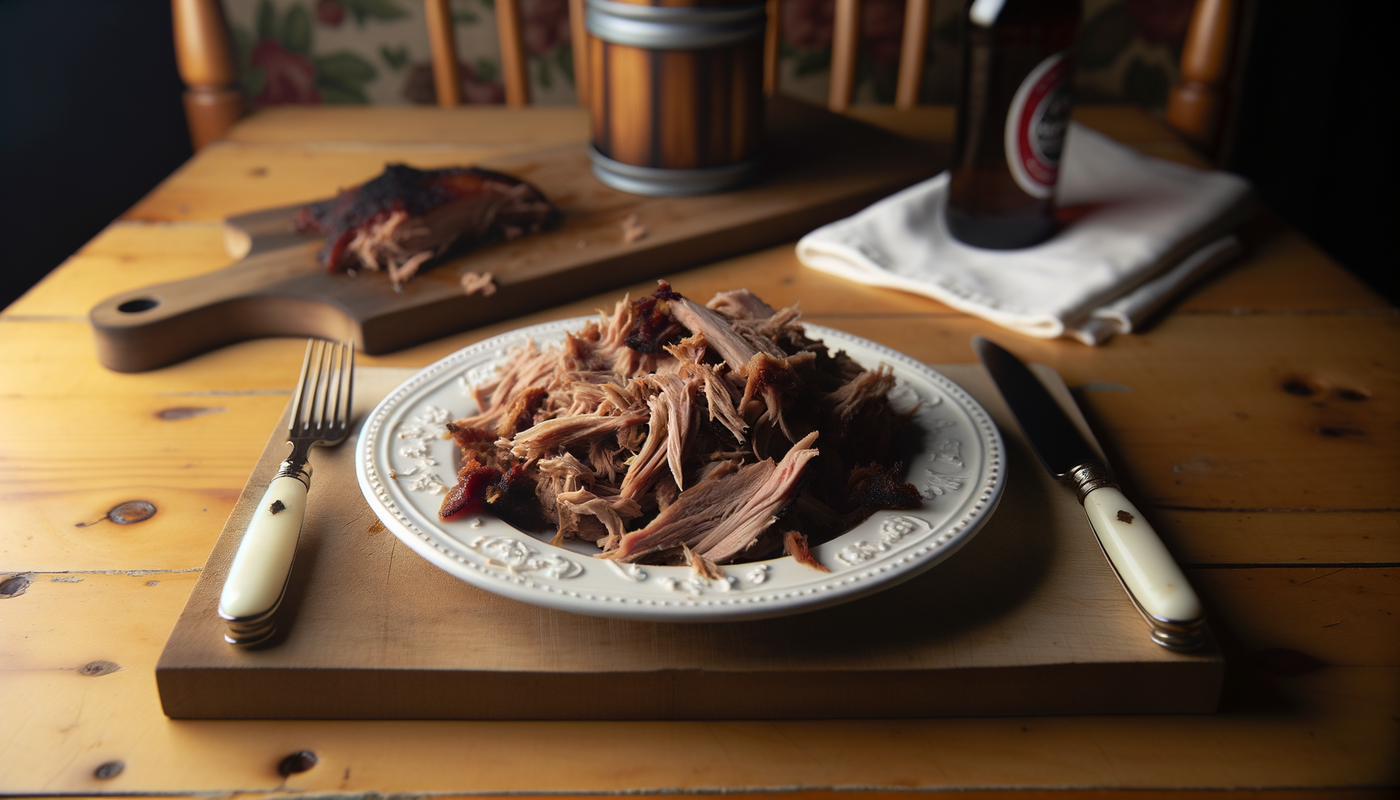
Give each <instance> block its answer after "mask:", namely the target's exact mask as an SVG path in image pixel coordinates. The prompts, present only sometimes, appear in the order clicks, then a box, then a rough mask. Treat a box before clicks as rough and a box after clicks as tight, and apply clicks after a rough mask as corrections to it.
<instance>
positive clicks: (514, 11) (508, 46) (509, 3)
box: [496, 0, 530, 107]
mask: <svg viewBox="0 0 1400 800" xmlns="http://www.w3.org/2000/svg"><path fill="white" fill-rule="evenodd" d="M496 35H497V36H498V37H500V42H501V79H502V82H504V83H505V86H506V105H508V106H515V107H520V106H528V105H529V104H530V72H529V69H528V66H529V65H528V63H527V59H526V56H525V36H524V33H523V28H522V26H521V24H520V4H519V2H518V0H496Z"/></svg>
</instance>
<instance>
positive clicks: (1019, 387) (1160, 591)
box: [972, 336, 1205, 650]
mask: <svg viewBox="0 0 1400 800" xmlns="http://www.w3.org/2000/svg"><path fill="white" fill-rule="evenodd" d="M972 349H973V350H975V351H977V357H978V358H980V359H981V360H982V366H984V367H986V369H987V372H988V373H990V374H991V376H992V381H993V382H994V383H995V384H996V387H997V391H998V392H1000V393H1001V396H1002V399H1004V400H1005V401H1006V405H1007V406H1009V407H1010V408H1011V413H1012V415H1013V416H1015V417H1016V421H1017V422H1018V423H1020V425H1021V430H1022V432H1024V433H1025V434H1026V439H1027V440H1028V441H1030V443H1031V449H1033V450H1035V454H1036V455H1037V456H1039V457H1040V462H1041V463H1042V464H1044V465H1045V468H1046V469H1048V470H1050V474H1051V475H1054V476H1055V478H1056V479H1057V480H1060V481H1062V482H1068V483H1070V484H1071V485H1072V486H1073V487H1074V489H1075V491H1076V493H1077V494H1078V495H1079V502H1080V504H1081V505H1083V506H1084V513H1085V514H1087V515H1088V517H1089V524H1090V525H1091V526H1093V529H1094V533H1095V535H1096V536H1097V537H1098V541H1099V547H1100V548H1102V549H1103V553H1104V555H1105V556H1106V557H1107V558H1108V563H1109V564H1110V565H1111V566H1112V567H1113V571H1114V573H1115V574H1116V575H1117V576H1118V581H1119V583H1121V584H1123V588H1124V589H1125V590H1127V592H1128V597H1129V598H1131V599H1132V601H1133V605H1135V606H1137V610H1138V611H1139V612H1140V613H1141V614H1142V616H1143V618H1144V619H1146V620H1147V624H1148V626H1149V627H1150V628H1151V629H1152V641H1154V642H1156V643H1157V644H1159V645H1162V646H1163V647H1166V648H1168V649H1171V650H1191V649H1194V648H1196V647H1199V646H1200V645H1201V642H1202V641H1203V640H1204V638H1205V616H1204V613H1203V612H1202V610H1201V601H1200V599H1199V598H1197V597H1196V592H1195V591H1194V590H1192V588H1191V584H1190V583H1188V582H1187V580H1186V576H1185V575H1184V574H1183V573H1182V571H1181V568H1180V567H1178V566H1177V564H1176V561H1174V560H1173V559H1172V555H1171V553H1169V552H1168V551H1167V548H1166V546H1165V545H1163V544H1162V540H1161V539H1160V538H1159V537H1158V536H1157V532H1156V531H1154V530H1152V526H1151V525H1150V524H1148V522H1147V519H1146V518H1145V517H1144V516H1143V515H1142V512H1141V511H1138V509H1137V506H1135V505H1133V504H1132V503H1131V502H1129V501H1128V498H1126V497H1124V496H1123V492H1122V491H1121V490H1120V489H1119V488H1118V484H1116V483H1114V482H1113V477H1112V475H1111V473H1110V472H1109V470H1108V465H1107V464H1105V463H1104V462H1103V460H1101V459H1100V458H1099V456H1098V453H1097V452H1096V451H1095V450H1094V448H1093V447H1092V446H1091V445H1090V444H1089V442H1087V441H1086V440H1085V439H1084V437H1083V436H1082V435H1081V434H1080V432H1079V429H1078V428H1076V427H1075V426H1074V423H1073V422H1071V421H1070V418H1069V417H1068V416H1067V415H1066V414H1065V412H1064V410H1063V409H1061V408H1060V404H1059V403H1057V402H1055V400H1054V398H1052V397H1051V396H1050V393H1049V392H1048V391H1046V389H1045V386H1044V385H1042V384H1041V382H1040V380H1039V379H1037V378H1036V377H1035V375H1034V374H1033V373H1032V372H1031V371H1030V370H1029V369H1028V368H1027V367H1026V365H1025V364H1023V363H1021V360H1020V359H1018V358H1016V356H1014V355H1012V354H1011V353H1009V352H1007V351H1006V350H1005V349H1003V348H1002V347H1000V346H998V345H997V344H995V343H993V342H991V341H988V340H987V339H984V338H982V337H981V336H974V337H973V339H972Z"/></svg>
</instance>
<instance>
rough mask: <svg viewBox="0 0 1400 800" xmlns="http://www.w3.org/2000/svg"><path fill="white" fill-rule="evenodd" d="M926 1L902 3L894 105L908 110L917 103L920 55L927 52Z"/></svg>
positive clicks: (920, 82) (921, 78) (921, 73)
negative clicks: (902, 19) (902, 21)
mask: <svg viewBox="0 0 1400 800" xmlns="http://www.w3.org/2000/svg"><path fill="white" fill-rule="evenodd" d="M928 15H929V0H906V2H905V4H904V35H903V40H902V42H901V43H900V47H899V77H898V80H897V81H896V83H895V88H894V104H895V107H896V108H898V109H899V110H900V111H908V110H909V109H911V108H913V107H915V106H917V105H918V104H919V90H920V89H921V88H923V84H924V53H925V52H927V50H928Z"/></svg>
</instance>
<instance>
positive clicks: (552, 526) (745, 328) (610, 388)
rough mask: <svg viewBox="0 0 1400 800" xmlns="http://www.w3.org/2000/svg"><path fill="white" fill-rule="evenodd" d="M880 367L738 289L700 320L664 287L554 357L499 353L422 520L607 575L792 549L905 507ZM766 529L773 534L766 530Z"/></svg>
mask: <svg viewBox="0 0 1400 800" xmlns="http://www.w3.org/2000/svg"><path fill="white" fill-rule="evenodd" d="M894 384H895V379H894V375H893V372H892V371H891V370H890V368H889V367H888V366H885V365H880V366H879V367H877V368H876V369H874V370H867V369H865V368H864V367H862V366H861V365H860V364H858V363H856V362H855V361H854V360H853V359H851V358H850V357H849V356H847V355H846V354H845V353H843V352H840V351H836V352H832V351H830V350H828V349H827V347H826V346H825V345H824V344H822V343H821V342H820V341H817V340H813V339H809V338H807V336H806V334H805V332H804V330H803V327H802V325H801V323H800V322H799V314H798V312H797V310H796V309H795V308H785V309H782V310H775V309H773V308H772V307H770V306H769V305H768V304H766V303H764V302H763V301H762V300H761V299H759V298H758V297H756V296H755V295H753V294H752V293H751V292H749V291H748V290H747V289H740V290H738V291H733V292H725V293H721V294H719V295H716V296H715V297H714V298H713V299H712V300H710V302H709V303H707V304H705V305H701V304H699V303H696V302H694V301H692V300H690V299H688V298H686V297H684V296H682V295H680V294H679V293H677V292H675V291H673V290H672V289H671V286H670V285H669V284H668V283H666V282H665V281H661V282H660V286H659V287H658V288H657V290H656V292H654V293H653V294H652V295H650V296H649V297H644V298H642V299H640V300H637V301H635V302H629V301H628V300H627V299H625V298H624V299H623V300H621V301H619V302H618V303H617V306H616V308H614V309H613V312H612V313H611V314H606V313H604V314H602V315H601V316H600V318H599V319H598V320H596V321H589V322H588V323H586V324H585V325H584V326H583V328H582V329H581V330H578V331H574V332H569V333H567V334H566V335H565V339H564V341H563V342H562V343H560V344H558V345H555V346H552V347H548V348H546V349H543V350H541V349H539V348H537V347H535V345H534V343H533V342H531V343H529V344H527V345H526V346H525V347H523V348H522V349H520V350H519V351H518V352H516V353H515V354H514V356H513V358H512V359H511V360H510V361H509V362H508V363H507V364H506V365H505V366H504V367H503V368H502V369H501V371H500V372H499V373H498V374H497V375H496V376H495V378H494V379H493V380H491V381H490V382H488V383H485V384H482V385H479V386H476V387H474V388H473V390H472V392H473V395H474V398H475V400H476V402H477V407H478V408H479V409H481V410H480V412H479V413H478V414H476V415H474V416H470V417H465V418H463V419H459V420H456V421H455V422H453V423H452V424H451V425H450V426H449V429H450V430H451V432H452V435H453V437H454V439H455V440H456V441H457V444H458V445H459V446H460V447H461V448H462V464H463V467H462V469H461V472H460V473H459V474H458V476H457V480H458V482H457V485H456V486H455V487H453V488H452V490H451V491H450V492H449V493H448V496H447V499H446V501H444V503H443V506H442V509H441V511H440V512H439V514H440V516H442V517H443V518H444V519H449V518H456V517H458V516H461V515H464V514H468V513H473V514H474V513H480V512H482V511H490V512H492V513H495V514H497V515H498V516H500V517H501V518H502V519H505V520H506V521H508V522H510V523H512V524H514V525H516V526H517V527H521V528H525V529H527V530H539V529H541V527H543V528H544V529H545V530H553V531H554V540H553V541H554V543H556V544H559V543H562V542H564V541H567V540H571V539H576V540H582V541H587V542H593V543H596V544H597V546H598V548H599V551H600V552H599V557H601V558H607V559H612V560H615V561H623V562H643V563H656V564H690V565H692V566H693V567H695V568H696V569H697V570H698V571H700V572H701V573H702V574H708V573H707V571H708V570H710V569H711V568H712V567H713V565H715V564H725V563H735V562H742V561H753V560H758V559H762V558H770V557H775V556H777V555H781V554H782V553H783V552H787V553H789V554H791V555H793V556H794V557H796V558H797V559H798V561H799V562H800V563H804V564H807V565H808V566H812V567H813V568H817V569H821V568H822V566H821V565H820V564H819V563H818V562H817V561H816V559H815V558H814V557H813V555H812V553H811V550H810V547H811V546H813V545H815V544H819V543H821V542H823V541H827V540H829V539H831V538H832V537H834V536H836V535H837V534H839V533H842V532H843V531H845V530H848V529H850V528H851V527H853V526H854V525H856V524H858V523H859V522H860V521H861V520H863V519H865V518H866V517H867V516H869V515H870V514H871V513H872V512H873V511H875V510H876V509H878V508H912V507H914V506H917V505H919V503H920V502H921V498H920V496H919V492H918V490H917V489H916V488H915V487H913V486H912V485H910V484H908V483H904V482H903V481H902V480H901V476H902V465H901V464H900V463H898V462H897V461H895V460H894V455H895V452H894V445H895V443H896V442H897V441H899V432H900V431H901V430H902V429H903V427H904V426H905V425H906V424H908V422H909V419H908V415H907V414H902V413H899V412H896V411H895V410H894V409H893V408H891V406H890V403H889V400H888V394H889V391H890V390H891V389H893V388H894ZM780 519H781V520H782V531H781V532H780V531H779V529H778V524H777V523H778V520H780Z"/></svg>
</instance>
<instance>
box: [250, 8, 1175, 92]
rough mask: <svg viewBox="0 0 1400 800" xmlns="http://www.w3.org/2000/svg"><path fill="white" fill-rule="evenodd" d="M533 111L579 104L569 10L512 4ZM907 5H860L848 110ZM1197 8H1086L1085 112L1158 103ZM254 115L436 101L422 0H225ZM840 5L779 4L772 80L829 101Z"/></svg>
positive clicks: (890, 58) (896, 32)
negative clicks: (269, 109)
mask: <svg viewBox="0 0 1400 800" xmlns="http://www.w3.org/2000/svg"><path fill="white" fill-rule="evenodd" d="M518 2H519V3H520V8H521V17H522V19H523V22H524V38H525V48H526V51H527V52H528V54H529V59H530V84H531V86H530V90H531V97H532V99H533V101H534V102H536V103H542V104H567V103H573V102H574V89H573V86H574V84H573V79H574V76H573V50H572V42H571V41H570V30H569V19H568V0H518ZM904 2H905V0H864V3H863V4H862V9H861V14H862V17H861V48H860V58H859V63H858V66H857V83H856V102H861V103H889V102H892V101H893V99H894V89H895V79H896V73H897V70H898V64H899V50H900V40H901V35H902V33H901V32H902V28H903V25H904ZM1194 5H1195V3H1194V0H1084V28H1083V32H1082V35H1081V38H1080V46H1079V50H1080V52H1079V74H1078V77H1077V86H1078V92H1079V100H1080V102H1086V103H1099V102H1130V103H1135V104H1138V105H1141V106H1145V107H1147V108H1149V109H1153V110H1161V109H1163V108H1164V107H1165V105H1166V97H1167V90H1168V89H1169V88H1170V87H1171V86H1172V85H1173V84H1174V83H1175V82H1176V81H1177V76H1178V70H1177V64H1178V62H1179V61H1180V58H1181V46H1182V41H1183V40H1184V38H1185V35H1186V26H1187V23H1188V22H1189V20H1190V17H1191V9H1192V7H1193V6H1194ZM224 6H225V10H226V12H227V14H228V17H229V22H230V25H231V27H232V29H233V36H234V41H235V44H236V45H237V50H238V54H239V59H240V68H241V71H242V72H241V74H242V77H243V83H244V87H245V88H246V89H247V91H248V93H249V96H250V97H251V98H252V99H253V102H254V103H255V104H256V105H260V106H263V105H277V104H281V103H386V104H392V103H421V104H431V103H433V102H435V96H434V92H433V77H432V69H431V55H430V50H429V47H428V33H427V26H426V24H425V22H424V20H423V3H422V2H421V0H224ZM963 6H964V2H963V0H932V9H931V13H930V22H929V46H928V49H927V55H926V57H925V59H924V81H923V91H922V96H921V100H922V102H924V103H940V104H941V103H951V102H953V97H954V92H955V88H954V87H955V82H956V79H957V70H958V47H957V31H958V25H957V20H958V16H959V13H960V12H961V10H962V8H963ZM451 7H452V15H453V20H454V22H455V26H456V27H455V32H456V37H457V55H458V60H459V63H460V66H459V69H460V70H461V76H462V88H463V93H464V95H465V97H466V101H467V102H469V103H500V102H503V101H504V97H505V91H504V88H503V86H502V85H501V80H500V48H499V46H498V45H497V42H496V20H495V0H452V3H451ZM834 7H835V0H784V2H783V4H782V26H783V43H782V47H783V53H782V60H781V62H780V63H781V76H780V81H781V85H782V89H783V91H784V92H785V93H787V94H791V95H795V96H798V97H801V98H804V99H808V100H811V101H812V102H815V103H825V101H826V93H827V87H828V85H829V81H830V65H831V31H832V18H833V15H834Z"/></svg>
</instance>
